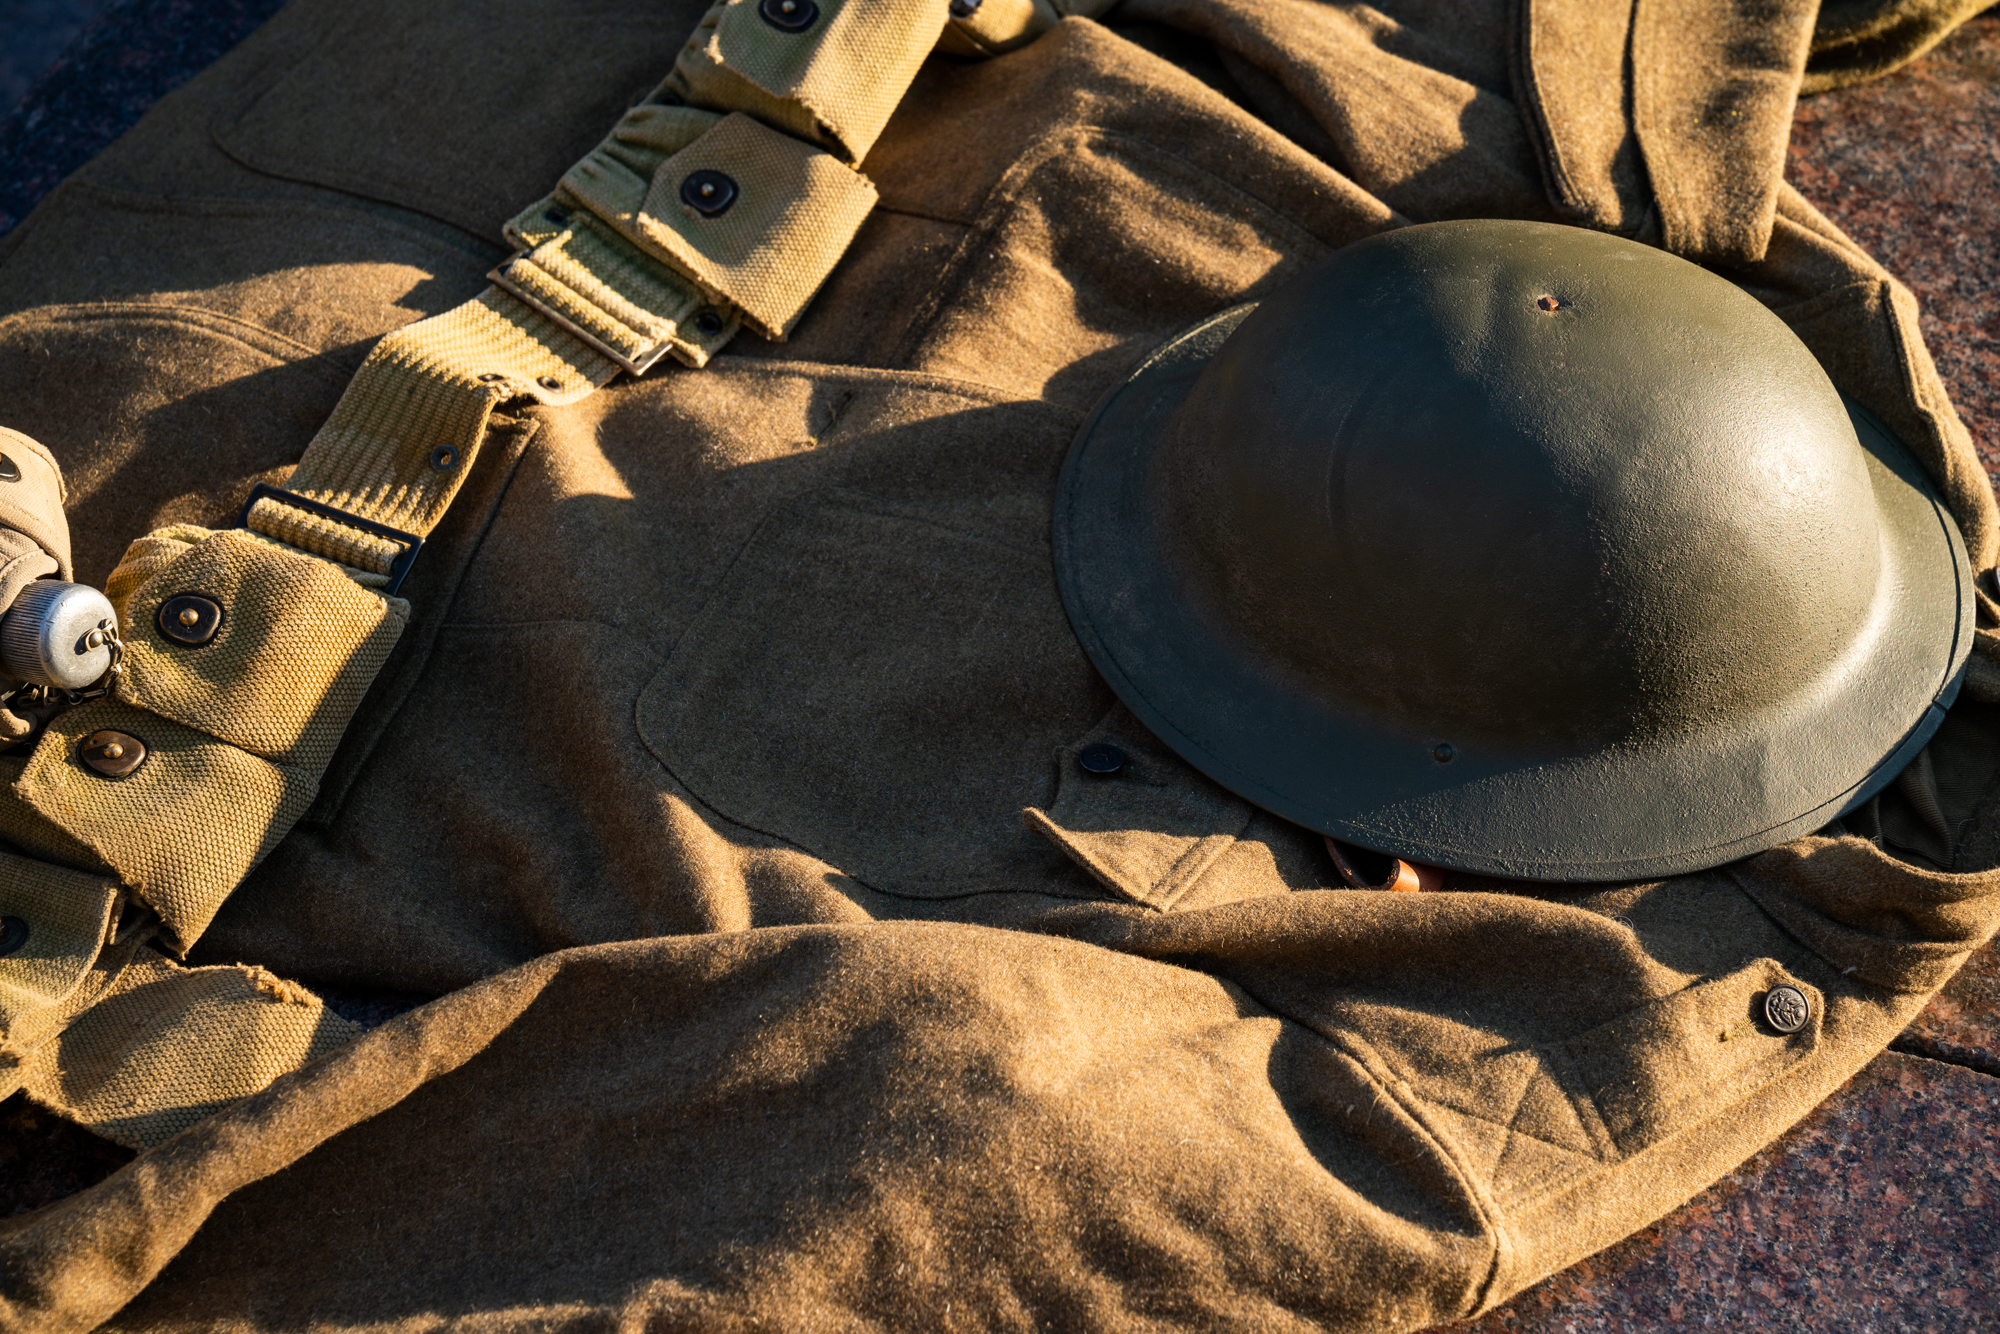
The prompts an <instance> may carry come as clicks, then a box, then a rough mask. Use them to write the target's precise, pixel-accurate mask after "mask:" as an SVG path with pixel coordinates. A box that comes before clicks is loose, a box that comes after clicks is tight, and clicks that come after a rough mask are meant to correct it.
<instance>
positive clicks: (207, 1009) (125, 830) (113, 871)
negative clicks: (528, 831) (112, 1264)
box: [0, 0, 1108, 1147]
mask: <svg viewBox="0 0 2000 1334" xmlns="http://www.w3.org/2000/svg"><path fill="white" fill-rule="evenodd" d="M946 3H947V0H724V2H723V3H718V4H716V5H715V6H714V8H713V9H711V10H710V12H709V13H708V15H707V16H706V17H705V18H704V19H703V20H702V23H701V25H700V26H699V28H698V29H697V31H696V32H695V34H694V36H693V37H692V38H691V39H690V41H689V42H688V44H687V47H686V48H685V49H684V50H683V51H682V52H681V54H680V57H679V59H678V61H677V62H676V64H675V66H674V69H673V71H672V73H671V74H670V75H669V76H668V78H667V80H666V81H665V82H664V83H663V84H662V85H661V87H660V88H659V89H658V90H657V91H656V92H655V93H654V94H653V95H652V96H651V97H649V98H648V99H647V101H646V102H645V103H643V104H642V105H640V106H638V107H635V108H633V109H632V111H630V112H629V113H627V114H626V115H625V116H624V117H623V118H622V119H621V120H620V121H619V123H618V124H617V126H615V127H614V128H613V130H612V132H611V134H610V135H609V136H608V137H607V138H606V139H605V140H604V142H603V143H601V144H599V145H598V146H597V148H595V149H593V150H592V152H591V153H590V154H589V155H587V156H586V157H585V159H584V160H583V161H582V162H579V163H578V164H577V165H576V166H575V167H574V168H573V169H572V170H571V171H569V172H568V173H567V174H565V175H564V177H563V179H562V180H561V182H559V183H558V185H557V186H556V188H555V190H554V191H552V192H551V194H550V195H549V196H548V197H547V198H545V199H543V200H540V201H538V202H537V203H536V204H534V205H533V206H531V207H530V208H528V209H527V210H525V211H524V212H523V213H522V214H521V215H520V216H518V217H516V218H515V219H513V220H512V221H511V222H510V223H509V224H508V225H507V227H506V233H507V235H508V236H509V237H510V238H511V239H512V240H513V242H514V243H515V244H516V245H517V246H518V247H519V249H518V251H517V253H516V254H515V255H514V256H513V257H512V258H511V259H509V260H508V261H506V262H505V263H503V264H502V265H501V266H500V267H499V268H498V269H496V270H495V272H494V286H492V287H491V288H489V289H488V290H486V291H485V292H483V293H482V294H481V295H480V296H478V297H477V298H475V299H474V300H472V301H470V302H467V303H466V304H465V305H462V306H460V307H458V308H457V309H455V310H451V311H448V312H446V313H444V314H442V315H439V316H436V317H433V318H431V319H426V320H422V321H419V322H417V323H415V324H412V325H409V326H407V327H405V328H403V329H399V330H396V331H395V332H393V333H391V334H389V335H387V336H386V337H384V338H383V339H382V340H381V342H380V343H378V344H377V345H376V347H375V349H374V350H373V351H372V352H371V353H370V355H369V357H368V359H367V361H366V362H365V363H364V364H363V365H362V367H361V370H360V371H359V373H358V374H357V375H356V376H355V379H354V381H353V383H352V384H350V385H349V387H348V389H347V392H346V393H345V394H344V395H343V396H342V398H341V400H340V402H339V404H338V405H337V406H336V408H335V409H334V412H333V415H332V416H331V418H329V420H328V421H327V423H326V424H325V426H324V427H322V428H321V430H320V431H319V433H318V434H317V435H316V436H315V437H314V438H313V440H312V442H311V444H310V445H309V446H308V448H307V450H306V453H305V456H304V458H303V459H302V460H301V461H300V463H299V466H298V468H297V469H296V470H295V471H294V473H293V474H292V476H291V477H290V478H289V479H288V480H287V482H286V484H285V486H284V487H282V488H274V487H268V486H261V487H258V488H257V489H256V490H255V491H253V493H252V495H251V497H250V500H249V503H248V504H247V505H246V506H245V510H244V514H243V526H242V527H241V528H237V529H233V530H227V531H221V532H213V531H210V530H207V529H202V528H196V527H192V526H186V525H181V526H176V527H171V528H166V529H162V530H160V531H158V532H155V533H152V534H149V535H148V536H146V537H144V538H141V539H140V540H139V541H137V542H135V543H133V544H132V546H131V547H130V549H129V550H128V551H127V552H126V555H125V559H124V561H123V562H122V563H121V564H120V566H119V567H118V569H117V570H116V571H115V572H114V573H113V575H112V577H111V579H110V580H109V581H108V582H107V586H106V589H105V591H106V593H107V595H108V596H109V597H110V598H111V600H112V603H113V605H114V606H115V607H117V608H118V611H119V624H120V627H121V632H122V633H123V635H124V637H125V642H126V649H127V657H126V664H125V672H124V675H123V677H122V678H121V679H120V682H119V685H118V688H117V690H116V692H115V694H114V695H112V696H109V697H105V698H99V699H95V700H92V701H90V702H88V703H85V704H82V705H79V706H77V707H75V708H72V709H70V710H69V711H67V712H65V713H63V714H61V715H60V716H59V717H57V718H56V720H55V721H54V722H53V723H51V724H50V726H49V728H48V730H47V731H46V733H45V734H44V735H43V736H42V738H41V739H40V741H39V742H38V743H37V744H36V746H35V747H34V749H33V750H32V751H31V752H29V753H27V754H15V753H9V754H0V838H4V839H5V840H6V842H7V844H9V845H10V846H11V847H13V848H14V849H17V850H18V853H19V854H25V855H17V854H16V853H9V852H4V851H0V931H6V932H12V931H13V929H14V924H16V923H19V924H22V925H23V935H22V941H20V942H15V944H14V947H13V948H11V949H8V950H6V951H5V952H4V955H3V956H0V1095H4V1094H5V1093H7V1092H11V1091H12V1089H13V1088H15V1087H17V1086H21V1087H26V1088H27V1089H28V1091H29V1093H30V1094H31V1095H32V1096H33V1097H35V1098H36V1099H37V1100H38V1101H40V1102H41V1103H43V1104H44V1105H46V1106H48V1107H50V1108H52V1109H54V1110H56V1111H58V1112H60V1113H62V1114H64V1115H67V1116H70V1117H72V1118H74V1119H76V1120H78V1121H81V1122H82V1123H84V1124H86V1125H89V1126H92V1127H93V1128H95V1129H96V1130H98V1131H99V1132H100V1133H102V1134H105V1135H107V1136H108V1137H110V1138H112V1139H114V1140H117V1141H119V1142H121V1143H125V1144H129V1145H132V1146H134V1147H146V1146H149V1145H151V1144H155V1143H158V1142H159V1141H160V1140H162V1139H164V1138H166V1137H167V1136H169V1135H171V1134H173V1133H175V1132H177V1131H178V1130H180V1129H183V1128H185V1127H186V1126H187V1125H190V1124H192V1123H193V1122H194V1121H195V1120H197V1119H199V1118H200V1117H202V1116H205V1115H207V1114H208V1112H210V1111H212V1110H214V1109H215V1108H216V1107H219V1106H221V1105H223V1104H224V1103H226V1102H228V1101H230V1100H233V1099H235V1098H238V1097H241V1096H244V1095H246V1094H248V1093H252V1092H255V1091H257V1090H258V1089H261V1088H263V1087H265V1086H266V1085H268V1084H269V1083H270V1081H271V1080H272V1079H275V1078H277V1077H278V1076H279V1075H281V1074H284V1073H286V1072H288V1071H290V1070H294V1069H296V1068H298V1066H300V1065H301V1064H303V1063H304V1062H306V1061H308V1060H311V1059H313V1058H314V1057H316V1056H318V1055H320V1054H322V1053H324V1052H326V1051H329V1050H331V1049H332V1048H333V1047H334V1046H337V1045H339V1044H340V1043H342V1042H344V1041H346V1040H347V1039H348V1038H349V1037H351V1036H352V1035H353V1034H354V1032H355V1031H356V1030H355V1028H354V1026H353V1025H351V1024H348V1023H347V1022H346V1021H344V1020H341V1019H339V1018H338V1017H337V1016H335V1015H333V1014H331V1013H329V1012H327V1011H326V1010H325V1008H324V1007H323V1006H322V1005H321V1004H320V1003H319V1001H318V1000H317V999H316V998H314V997H313V996H312V995H311V994H310V993H309V992H306V991H305V990H303V989H302V988H299V987H296V986H293V985H291V984H287V983H283V982H280V981H278V980H277V979H275V978H272V977H270V976H269V975H268V974H265V973H263V972H262V971H261V970H258V969H252V968H242V967H238V968H198V969H187V968H183V967H181V966H180V965H178V964H176V963H174V962H173V960H171V959H170V958H168V957H167V956H166V955H164V954H161V953H158V952H156V951H154V950H153V949H151V948H150V947H149V945H148V944H147V942H148V941H150V940H155V939H157V940H158V941H159V942H160V943H162V944H164V945H165V946H166V947H167V948H168V949H170V950H173V951H176V952H184V951H185V950H186V949H187V948H188V947H189V946H191V945H192V944H193V943H194V942H195V940H196V939H197V938H198V937H199V936H200V935H201V934H202V932H203V931H204V930H205V929H206V928H207V926H208V924H209V922H210V920H211V919H212V918H213V917H214V915H215V913H216V911H217V910H218V909H219V908H220V906H221V904H222V902H223V900H224V899H225V898H226V897H227V896H228V894H229V893H230V892H231V891H232V890H233V889H234V888H235V887H236V885H237V884H238V883H240V882H241V880H242V879H243V877H244V876H245V875H247V874H248V873H249V871H250V870H251V869H252V868H253V867H254V866H256V864H257V863H258V862H259V861H260V860H262V858H263V857H264V856H265V855H267V854H268V853H269V852H270V851H271V849H272V848H273V847H274V846H275V845H276V844H277V842H278V840H279V839H280V838H282V837H283V836H284V834H285V833H286V832H287V831H288V830H289V829H290V828H291V827H292V825H293V823H294V822H295V821H296V820H297V819H298V817H299V815H300V814H301V813H302V812H303V811H304V810H305V808H306V806H307V804H308V803H310V801H311V800H312V798H313V796H314V795H315V793H316V791H317V785H318V782H319V778H320V775H321V773H322V772H323V771H324V769H325V768H326V765H327V763H328V762H329V761H330V759H331V757H332V754H333V751H334V748H335V746H336V745H337V744H338V743H339V740H340V738H341V736H342V734H343V733H344V731H345V730H346V727H347V724H348V722H349V720H350V718H351V717H352V715H353V713H354V711H355V709H356V708H357V707H358V706H359V704H360V701H361V698H362V696H363V695H364V694H365V693H366V691H367V689H368V687H369V685H370V684H371V683H372V681H373V680H374V677H375V675H376V673H377V672H378V671H379V670H380V668H381V666H382V664H383V663H384V662H385V661H386V659H387V657H388V655H389V651H390V650H391V648H393V647H394V645H395V643H396V640H397V638H398V636H399V635H400V633H401V630H402V627H403V625H404V624H405V623H406V621H407V620H408V616H409V606H408V604H407V603H405V602H403V601H402V600H401V599H400V598H399V597H397V596H396V592H397V590H398V588H399V586H400V584H401V582H402V578H403V576H404V575H405V574H406V573H407V572H408V570H409V568H410V565H411V562H412V561H413V560H414V559H415V557H416V555H417V552H418V550H419V549H420V548H421V545H422V542H423V539H424V538H425V537H426V536H428V535H429V534H430V532H431V531H432V530H433V529H434V528H435V527H436V526H437V523H438V521H439V520H440V518H441V517H442V516H443V514H444V512H445V510H446V508H447V507H448V506H449V505H450V504H451V501H452V499H453V497H454V496H456V495H457V493H458V490H459V487H460V486H461V485H462V484H463V482H464V480H465V478H466V476H467V474H468V473H469V472H470V470H471V468H472V466H473V463H474V460H475V459H476V457H477V455H478V452H479V448H480V445H481V442H482V441H483V440H484V439H485V437H486V435H487V432H488V429H489V425H490V423H491V421H492V418H493V414H494V412H495V410H496V408H498V407H499V406H500V405H502V404H505V403H520V402H534V403H540V404H544V405H548V406H561V405H564V404H568V403H574V402H576V401H577V400H579V399H581V398H584V397H585V396H587V395H589V394H591V393H593V392H595V391H596V390H597V389H599V388H600V387H602V386H603V385H604V384H606V383H607V382H608V381H610V380H611V379H612V378H613V377H614V376H616V375H617V374H618V373H619V371H620V370H625V371H629V372H634V373H637V372H640V371H643V370H644V369H645V368H647V367H648V366H651V365H653V364H655V363H656V362H657V361H658V360H660V359H661V358H662V357H665V356H671V357H673V358H675V359H676V360H678V361H680V362H682V363H684V364H686V365H688V366H693V367H699V366H701V365H702V364H704V363H705V362H706V361H707V360H708V358H709V357H710V356H712V355H714V353H715V352H716V351H718V350H719V349H720V348H721V347H722V346H723V345H724V344H726V343H727V342H728V341H729V339H730V338H731V337H733V336H734V335H735V334H736V332H737V331H738V330H739V329H741V328H743V327H748V328H750V329H751V330H753V331H754V332H756V333H758V334H761V335H763V336H764V337H767V338H773V339H781V338H783V337H784V336H785V335H786V334H787V333H788V332H789V331H790V330H791V328H792V327H793V326H794V325H795V324H796V323H797V321H798V319H799V316H800V313H801V312H802V311H803V310H804V309H805V306H806V303H807V302H808V301H809V300H810V299H811V297H812V295H813V294H814V292H816V291H817V290H818V289H819V287H820V286H821V284H822V283H824V281H825V279H826V277H827V275H828V274H829V273H830V272H831V270H832V268H833V266H834V264H835V263H837V262H838V260H839V259H840V257H841V255H842V254H843V253H844V252H845V251H846V249H847V246H848V244H849V242H850V241H851V240H852V239H853V236H854V234H855V232H856V231H857V230H858V229H859V227H860V226H861V224H862V222H863V220H864V219H865V218H866V216H867V214H868V212H869V210H870V209H871V208H872V207H873V204H874V200H875V192H874V189H873V187H872V186H871V185H869V183H868V182H867V180H866V178H865V177H863V176H862V175H860V173H859V172H858V171H857V170H856V166H857V164H858V163H859V162H860V161H861V159H862V158H863V157H864V156H865V154H866V153H867V151H868V148H869V147H870V146H871V145H872V144H873V143H874V141H875V138H876V136H877V135H878V134H879V133H880V132H881V130H882V127H883V125H884V124H885V123H886V121H887V120H888V117H889V114H890V113H891V111H893V110H894V108H895V106H896V104H897V103H898V102H899V101H900V100H901V99H902V96H903V94H904V92H905V91H906V89H907V88H908V86H909V83H910V81H911V80H912V79H913V78H914V77H915V74H916V71H917V68H918V66H919V65H920V64H921V63H922V62H923V60H924V59H925V57H926V56H927V55H928V54H929V52H930V51H931V49H932V47H933V46H934V45H936V44H937V43H938V41H939V37H940V33H941V31H942V30H943V29H944V28H945V26H946V23H947V17H948V15H947V10H946ZM1106 4H1108V0H1094V2H1093V4H1092V5H1091V8H1092V9H1093V10H1095V9H1101V8H1104V7H1106ZM950 16H951V17H950V22H951V23H952V25H953V28H952V30H953V32H955V33H958V34H959V36H958V38H956V39H952V40H948V41H947V46H948V47H949V48H950V49H952V50H961V48H963V49H964V50H963V53H966V54H984V53H987V52H990V51H995V50H1001V49H1005V48H1006V47H1007V46H1009V45H1011V44H1018V42H1019V41H1022V40H1025V39H1026V38H1027V37H1029V36H1032V35H1033V34H1034V33H1035V32H1038V31H1040V30H1041V29H1042V28H1044V27H1046V26H1048V25H1049V24H1050V23H1052V22H1053V21H1054V20H1055V18H1056V17H1059V14H1058V13H1057V11H1055V10H1054V9H1052V8H1051V7H1050V5H1049V4H1048V3H1047V0H1033V2H1032V3H1030V0H984V3H983V4H981V3H975V2H974V0H958V3H957V4H956V5H955V6H953V8H952V9H951V10H950ZM954 41H955V42H956V45H954V44H953V42H954ZM202 607H207V608H209V609H211V610H210V611H206V612H204V611H201V610H200V608H202ZM182 618H185V619H182ZM5 940H6V938H5V937H0V945H4V944H5ZM22 942H25V943H22Z"/></svg>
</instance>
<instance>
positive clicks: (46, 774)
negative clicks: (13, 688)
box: [13, 699, 316, 948]
mask: <svg viewBox="0 0 2000 1334" xmlns="http://www.w3.org/2000/svg"><path fill="white" fill-rule="evenodd" d="M106 730H108V731H115V732H118V733H121V734H122V735H123V737H124V738H125V741H126V744H128V745H129V744H130V742H132V741H134V740H136V741H137V742H138V743H139V744H140V745H142V746H143V747H144V753H143V759H142V760H141V761H140V763H139V764H138V765H137V767H136V768H133V769H132V770H131V771H130V772H129V773H126V774H125V775H123V776H122V777H107V776H105V775H104V774H102V773H99V772H98V771H96V770H93V769H91V768H89V767H87V766H86V765H85V764H84V763H83V760H82V757H81V753H82V750H83V747H84V742H85V740H86V738H89V737H91V736H92V735H94V734H95V733H97V732H99V731H106ZM315 790H316V785H315V784H314V782H313V776H312V775H311V774H309V773H307V772H304V771H302V770H299V769H297V768H294V767H291V766H288V765H277V764H272V763H270V762H269V761H268V760H263V759H260V758H258V757H257V756H255V755H251V754H249V753H247V752H245V751H242V750H239V749H237V748H236V747H235V746H231V745H227V744H225V743H223V742H221V741H217V740H215V739H214V738H213V737H210V736H208V735H205V734H204V733H201V732H197V731H195V730H194V729H192V728H189V727H185V726H183V725H182V724H180V723H178V722H174V721H172V720H170V719H167V718H162V717H160V716H159V715H158V714H154V713H148V712H146V711H145V710H143V709H138V708H134V707H133V706H132V705H130V704H125V703H121V702H120V701H118V700H115V699H98V700H92V701H91V702H90V703H88V704H83V705H79V706H78V707H76V708H74V709H71V710H70V711H69V712H67V713H64V714H62V715H61V716H59V717H58V718H57V719H56V720H55V721H54V722H53V723H51V724H49V730H48V731H47V732H46V733H45V734H44V735H43V737H42V739H41V741H40V743H39V744H37V745H36V747H35V753H34V755H33V756H32V757H31V758H30V759H29V761H28V764H27V767H26V768H25V769H24V770H23V772H22V774H21V777H20V778H19V780H17V781H16V782H15V784H14V789H13V791H14V795H16V796H18V797H19V798H20V799H21V800H22V801H23V802H25V803H26V804H27V805H29V806H31V807H33V808H34V810H35V811H36V812H38V813H39V814H40V815H41V816H43V817H44V818H45V819H47V820H48V821H49V823H51V824H53V825H55V826H56V827H57V828H58V829H60V830H61V831H62V832H63V833H64V834H65V835H67V836H68V837H70V838H74V839H75V840H76V841H77V842H79V843H81V844H82V845H84V846H85V847H86V848H88V849H89V850H90V851H91V852H92V853H93V854H94V855H95V856H96V857H99V858H101V859H102V860H103V861H104V863H105V864H106V865H107V866H109V867H111V868H112V869H113V870H114V871H115V872H116V873H117V874H118V876H119V877H120V878H121V879H123V880H124V882H125V883H126V884H128V885H130V886H131V887H132V888H133V889H134V890H136V891H137V892H138V893H139V895H140V896H141V897H142V898H143V899H144V900H145V901H146V903H147V904H148V906H150V907H151V908H152V909H153V910H154V911H155V912H157V913H159V914H160V918H161V921H162V922H163V923H164V924H165V925H166V928H167V930H168V931H169V932H170V933H171V935H172V937H173V939H174V940H175V941H176V942H177V943H178V944H179V945H180V946H181V947H182V948H185V947H186V946H188V945H191V944H193V943H194V941H195V939H196V938H197V937H198V936H200V935H201V933H202V931H204V930H205V929H206V928H207V926H208V923H209V921H210V919H212V918H213V917H214V916H215V912H216V909H218V908H220V907H221V906H222V901H223V899H225V898H227V897H228V896H229V893H230V891H231V890H233V889H235V888H236V886H237V884H238V883H239V882H241V881H242V879H243V877H244V876H245V875H246V874H248V873H249V871H250V868H251V867H253V866H255V865H256V864H257V863H258V861H260V860H261V859H262V858H263V857H264V855H265V854H266V853H268V852H269V851H270V850H271V848H272V847H274V846H276V844H277V842H278V840H279V839H280V838H282V837H284V834H285V831H286V830H288V829H290V828H291V827H292V825H293V823H294V822H295V821H297V819H298V817H299V815H300V814H301V813H302V812H303V811H304V810H305V808H306V806H307V805H308V804H309V803H310V802H311V801H312V798H313V793H314V791H315Z"/></svg>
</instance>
